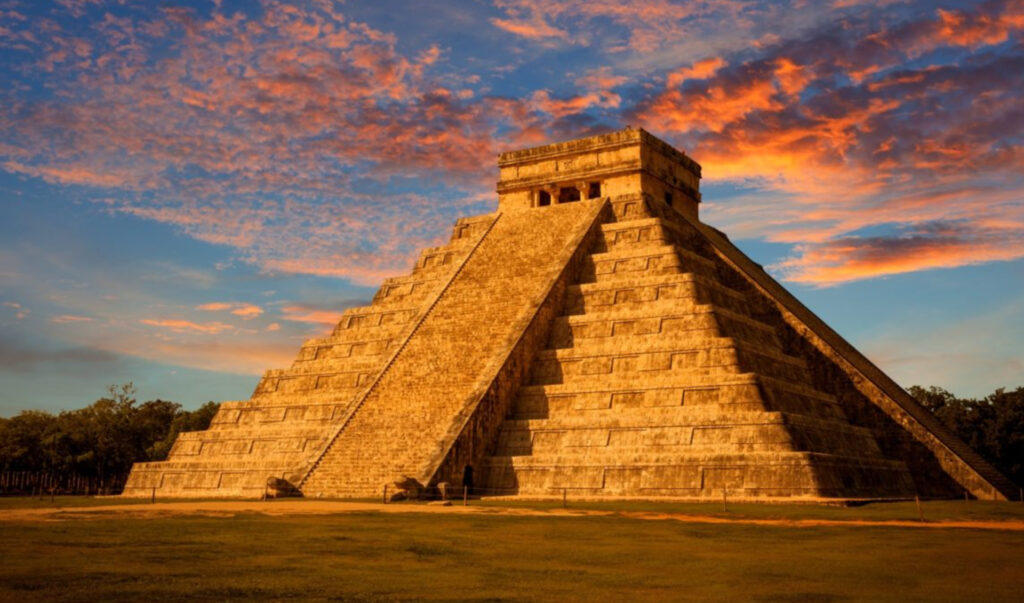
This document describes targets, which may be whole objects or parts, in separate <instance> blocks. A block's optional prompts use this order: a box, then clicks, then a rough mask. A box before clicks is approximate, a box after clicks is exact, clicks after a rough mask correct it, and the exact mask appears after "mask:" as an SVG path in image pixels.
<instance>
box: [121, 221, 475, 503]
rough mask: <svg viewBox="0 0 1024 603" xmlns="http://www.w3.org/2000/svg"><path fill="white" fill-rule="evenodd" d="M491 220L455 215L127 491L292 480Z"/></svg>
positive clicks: (242, 489) (200, 491) (227, 491)
mask: <svg viewBox="0 0 1024 603" xmlns="http://www.w3.org/2000/svg"><path fill="white" fill-rule="evenodd" d="M493 219H494V216H493V215H488V216H478V217H473V218H464V219H460V220H459V221H457V222H456V224H455V227H454V230H453V234H452V237H451V240H450V242H449V243H448V244H447V245H443V246H440V247H434V248H429V249H426V250H424V251H423V252H422V253H421V254H420V256H419V258H418V260H417V261H416V264H415V266H414V267H413V270H412V272H411V273H410V274H408V275H405V276H401V277H395V278H390V279H387V280H385V281H384V283H383V284H382V285H381V287H380V289H379V290H378V292H377V294H376V295H375V296H374V299H373V302H372V304H371V305H369V306H365V307H358V308H349V309H348V310H346V311H345V312H344V313H343V315H342V316H341V319H340V320H339V322H338V324H337V326H336V327H335V328H334V330H333V332H332V333H331V334H330V335H329V336H328V337H319V338H314V339H310V340H308V341H306V342H305V343H304V344H303V346H302V348H301V349H300V350H299V354H298V357H297V358H296V360H295V361H294V362H293V363H292V365H291V366H290V367H289V368H286V369H272V370H269V371H266V372H265V373H264V375H263V377H262V378H261V379H260V381H259V384H258V385H257V386H256V389H255V391H254V392H253V395H252V397H251V398H250V399H249V400H245V401H235V402H223V403H221V405H220V408H219V410H218V412H217V415H216V416H215V417H214V419H213V421H212V422H211V424H210V427H209V429H207V430H205V431H197V432H189V433H182V434H180V435H179V437H178V440H177V441H176V442H175V444H174V446H173V448H172V449H171V452H170V454H169V456H168V459H167V460H166V461H162V462H154V463H138V464H136V465H135V466H134V468H133V469H132V473H131V475H130V476H129V479H128V482H127V485H126V486H125V490H124V493H125V495H126V496H141V497H146V496H151V495H154V494H155V495H156V496H161V497H197V496H211V497H214V496H244V497H259V496H262V495H263V493H264V492H265V491H266V488H267V480H268V478H272V477H273V478H282V479H286V480H289V481H296V480H298V479H299V478H300V477H301V476H302V474H303V472H304V470H305V468H306V467H307V466H308V464H309V462H310V458H311V456H312V455H315V454H316V453H317V451H318V450H320V449H321V448H322V447H323V446H324V444H325V443H326V441H327V440H328V438H329V437H330V436H331V435H332V433H333V432H334V430H335V429H336V426H337V425H338V424H339V423H340V422H342V421H343V420H344V419H345V418H346V417H347V416H348V411H349V409H350V407H351V405H352V403H353V401H354V400H356V399H357V397H358V395H359V394H360V392H362V391H363V390H365V389H366V387H367V386H368V385H369V384H370V383H372V382H373V380H374V379H375V378H376V376H377V374H378V373H379V372H380V370H381V368H383V366H384V365H385V363H386V361H387V359H388V358H389V357H390V355H391V354H392V353H393V352H394V350H396V349H397V348H398V347H399V346H400V345H401V344H402V342H403V341H405V339H406V338H408V335H409V332H410V330H411V328H412V326H413V325H414V324H415V323H416V320H417V318H418V317H419V315H421V314H422V313H423V312H424V310H425V308H426V307H427V306H428V305H429V304H430V303H431V302H432V300H433V298H434V297H436V295H437V292H438V290H439V289H440V287H441V286H443V284H444V283H445V282H447V280H448V279H449V278H450V276H451V274H452V273H453V272H454V271H455V270H456V268H457V267H458V266H459V265H460V264H461V262H462V261H463V259H464V258H465V257H466V255H467V254H468V253H469V250H470V249H472V248H473V246H474V245H475V244H476V243H477V242H478V241H479V239H480V237H481V236H482V234H483V232H484V231H485V230H486V228H487V227H488V226H489V225H490V224H491V223H492V222H493Z"/></svg>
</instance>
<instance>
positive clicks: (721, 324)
mask: <svg viewBox="0 0 1024 603" xmlns="http://www.w3.org/2000/svg"><path fill="white" fill-rule="evenodd" d="M498 167H499V169H500V178H499V180H498V184H497V193H498V207H497V210H496V211H495V212H494V213H492V214H488V215H482V216H475V217H468V218H462V219H460V220H458V221H457V222H456V223H455V226H454V229H453V232H452V235H451V240H450V241H449V242H448V243H447V244H446V245H443V246H441V247H434V248H430V249H425V250H423V252H422V253H421V255H420V256H419V258H418V260H417V261H416V263H415V266H414V267H413V269H412V271H411V272H410V273H409V274H407V275H405V276H400V277H396V278H389V279H386V280H385V281H384V282H383V284H382V285H381V287H380V289H379V291H378V292H377V293H376V295H375V296H374V299H373V302H372V303H371V304H370V305H368V306H366V307H361V308H351V309H349V310H347V311H346V312H345V313H344V315H343V316H342V318H341V320H340V322H339V323H338V325H337V326H336V327H335V328H334V330H333V331H332V332H331V333H329V334H325V336H324V337H321V338H316V339H311V340H309V341H307V342H305V343H304V344H303V346H302V348H301V349H300V350H299V353H298V357H297V358H296V359H295V362H294V363H292V365H291V366H290V367H288V368H284V369H273V370H269V371H267V372H266V373H265V374H264V375H263V377H262V379H260V381H259V384H258V385H257V387H256V390H255V391H254V392H253V394H252V397H251V398H250V399H249V400H245V401H240V402H224V403H223V404H221V406H220V410H219V411H218V413H217V415H216V417H215V418H214V420H213V422H212V424H211V425H210V428H209V429H207V430H206V431H198V432H190V433H183V434H181V435H180V436H179V438H178V440H177V442H176V443H175V444H174V447H173V449H172V450H171V453H170V456H169V458H168V460H166V461H163V462H154V463H139V464H136V465H135V467H134V469H133V470H132V473H131V476H130V477H129V479H128V483H127V486H126V487H125V490H124V493H125V495H126V496H145V497H149V496H153V495H155V496H158V497H251V498H259V497H262V496H265V495H267V494H268V492H269V491H273V492H276V493H282V492H290V493H292V494H300V495H302V496H307V497H380V496H382V495H385V496H387V494H386V492H387V490H386V488H390V492H395V491H396V490H399V489H401V491H402V492H403V493H408V492H415V491H416V490H419V491H420V492H421V493H432V492H436V491H437V490H438V487H439V486H440V485H441V484H447V485H449V486H450V487H451V488H452V489H453V490H456V491H458V492H460V493H461V492H462V489H463V487H464V486H465V487H467V488H472V490H471V493H472V494H474V495H481V496H522V497H534V498H543V497H559V498H560V497H562V496H563V495H567V496H570V497H573V498H616V497H623V498H671V499H697V500H699V499H716V500H720V499H721V498H722V497H723V496H728V498H729V499H737V500H739V499H749V500H774V499H785V500H821V499H843V500H865V499H867V500H877V499H901V498H913V497H914V496H921V497H925V498H929V497H954V496H956V497H963V496H964V495H967V496H971V497H975V498H979V499H998V500H1002V499H1005V498H1007V497H1008V496H1010V495H1011V493H1012V492H1016V490H1015V488H1014V486H1013V484H1012V483H1011V482H1010V481H1009V480H1007V478H1005V477H1004V476H1003V475H1001V474H1000V473H999V472H998V471H997V470H996V469H994V468H993V467H992V466H991V465H989V464H988V463H986V462H985V461H984V460H983V459H981V458H980V457H979V456H978V455H977V454H976V453H975V452H973V451H972V450H971V449H970V448H969V447H968V446H967V445H966V444H964V443H963V442H962V441H960V440H958V439H957V438H956V437H955V436H954V435H953V434H952V433H950V432H949V431H948V430H947V429H945V428H944V427H943V426H942V425H941V424H940V423H939V422H938V421H937V420H936V419H935V418H934V417H933V416H932V415H931V414H930V413H929V412H928V411H927V410H926V409H924V408H922V407H921V406H919V405H918V404H917V403H916V402H915V401H914V399H913V398H912V397H911V396H910V395H909V394H907V393H906V392H905V391H904V390H903V389H901V388H900V387H899V386H898V385H897V384H896V383H895V382H893V381H892V380H891V379H890V378H889V377H887V376H886V375H885V374H884V373H883V372H882V371H881V370H880V369H879V368H878V367H876V366H875V365H874V364H872V363H871V362H870V361H869V360H867V359H866V358H865V357H864V356H863V355H861V354H860V353H859V352H857V350H855V349H854V348H853V347H852V346H851V345H850V344H849V343H847V342H846V341H845V340H844V339H843V338H842V337H840V336H839V335H838V334H837V333H836V332H835V331H833V330H832V329H830V328H829V327H828V326H827V325H825V324H824V323H823V322H822V321H821V320H820V319H819V318H818V317H817V316H815V315H814V314H813V313H812V312H810V311H809V310H808V309H807V308H806V307H804V306H803V305H802V304H801V303H800V302H799V301H797V300H796V299H795V298H794V297H793V296H792V295H791V294H789V293H788V292H787V291H786V290H785V289H784V288H783V287H782V286H781V285H779V284H778V283H777V282H776V281H774V280H773V279H772V278H771V277H770V276H768V274H766V273H765V272H764V270H763V269H762V268H761V266H759V265H758V264H756V263H755V262H753V261H752V260H750V259H749V258H748V257H746V256H745V255H744V254H743V253H742V252H740V250H739V249H737V248H736V247H735V246H734V245H733V244H732V243H731V242H730V241H729V239H728V238H727V237H726V235H725V234H723V233H721V232H719V231H718V230H716V229H714V228H712V227H710V226H708V225H706V224H704V223H702V222H701V221H700V219H699V211H698V210H699V207H700V202H701V197H700V192H699V182H700V173H701V168H700V166H699V165H698V164H697V163H696V162H695V161H694V160H693V159H691V158H689V157H687V156H686V155H685V154H683V153H682V152H680V151H678V150H676V149H674V148H673V147H671V146H670V145H668V144H666V143H665V142H662V141H661V140H659V139H657V138H655V137H654V136H652V135H651V134H649V133H647V132H646V131H644V130H640V129H632V128H627V129H625V130H622V131H618V132H614V133H611V134H604V135H600V136H592V137H589V138H583V139H580V140H573V141H569V142H562V143H557V144H549V145H545V146H541V147H536V148H532V149H525V150H520V151H512V152H507V153H502V154H501V156H500V157H499V159H498ZM396 484H398V485H396Z"/></svg>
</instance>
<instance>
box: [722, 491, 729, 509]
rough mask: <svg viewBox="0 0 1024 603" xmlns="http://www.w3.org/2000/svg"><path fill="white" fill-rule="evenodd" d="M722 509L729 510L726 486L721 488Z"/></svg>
mask: <svg viewBox="0 0 1024 603" xmlns="http://www.w3.org/2000/svg"><path fill="white" fill-rule="evenodd" d="M722 510H723V511H728V510H729V489H728V488H722Z"/></svg>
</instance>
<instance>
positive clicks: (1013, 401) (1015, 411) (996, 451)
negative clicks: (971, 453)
mask: <svg viewBox="0 0 1024 603" xmlns="http://www.w3.org/2000/svg"><path fill="white" fill-rule="evenodd" d="M907 391H909V392H910V394H911V395H912V396H914V397H915V398H917V401H918V402H920V403H921V404H922V405H923V406H924V407H925V408H927V409H928V410H930V411H932V413H934V414H935V416H936V417H938V418H939V420H940V421H942V422H943V423H945V425H946V427H949V428H950V429H951V430H952V431H953V433H955V434H956V435H958V436H960V439H962V440H964V441H965V442H967V444H968V445H970V447H971V448H974V450H976V451H977V452H978V454H980V455H981V456H983V457H985V459H987V460H988V461H989V462H990V463H992V464H993V465H995V466H996V468H997V469H999V470H1000V471H1002V472H1003V474H1004V475H1006V477H1008V478H1010V479H1011V480H1013V481H1014V483H1016V484H1018V485H1024V387H1018V388H1017V389H1015V390H1012V391H1006V390H1005V389H1003V388H1000V389H997V390H996V391H994V392H993V393H991V394H989V395H988V396H985V397H984V398H981V399H976V398H957V397H956V396H954V395H953V394H951V393H950V392H948V391H946V390H944V389H942V388H941V387H929V388H927V389H926V388H923V387H921V386H918V385H915V386H913V387H911V388H910V389H909V390H907Z"/></svg>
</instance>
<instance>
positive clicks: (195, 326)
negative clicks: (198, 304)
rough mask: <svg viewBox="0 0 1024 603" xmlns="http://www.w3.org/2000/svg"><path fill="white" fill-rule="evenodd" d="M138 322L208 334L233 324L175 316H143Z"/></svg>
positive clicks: (178, 330) (177, 330)
mask: <svg viewBox="0 0 1024 603" xmlns="http://www.w3.org/2000/svg"><path fill="white" fill-rule="evenodd" d="M139 322H140V323H142V324H144V325H148V326H151V327H160V328H163V329H170V330H171V331H174V332H177V333H180V332H183V331H193V332H196V333H206V334H208V335H216V334H217V333H221V332H224V331H229V330H231V329H234V327H233V326H231V325H229V324H225V323H222V322H205V323H198V322H192V321H190V320H182V319H176V318H143V319H141V320H139Z"/></svg>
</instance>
